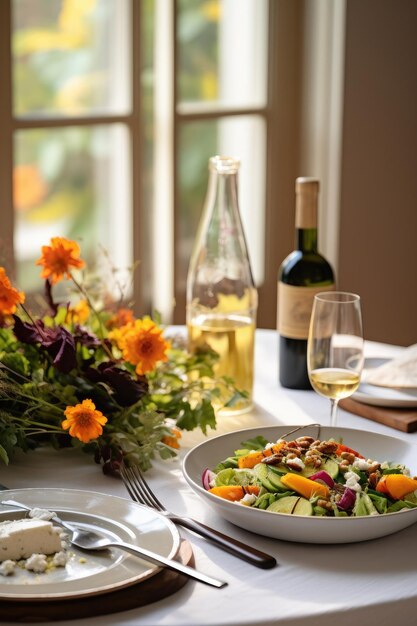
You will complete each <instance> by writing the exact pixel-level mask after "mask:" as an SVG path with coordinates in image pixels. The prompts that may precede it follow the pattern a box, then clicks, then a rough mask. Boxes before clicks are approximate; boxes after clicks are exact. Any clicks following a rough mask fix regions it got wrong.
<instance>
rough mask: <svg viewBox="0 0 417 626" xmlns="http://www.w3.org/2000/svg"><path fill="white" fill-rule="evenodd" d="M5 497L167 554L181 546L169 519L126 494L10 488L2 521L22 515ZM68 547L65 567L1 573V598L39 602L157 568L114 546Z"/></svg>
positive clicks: (0, 509) (87, 592)
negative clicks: (40, 571) (95, 548)
mask: <svg viewBox="0 0 417 626" xmlns="http://www.w3.org/2000/svg"><path fill="white" fill-rule="evenodd" d="M8 499H14V500H18V501H19V502H22V503H23V504H27V505H28V506H32V507H39V508H43V509H49V510H52V511H55V512H56V513H58V515H59V516H60V517H62V518H63V519H65V520H66V521H69V522H74V523H77V524H80V525H82V526H83V527H85V528H91V529H92V530H97V531H99V532H102V533H104V534H106V535H107V536H109V537H112V538H114V539H117V540H121V541H127V542H129V543H132V544H136V545H140V546H141V547H142V548H147V549H148V550H153V551H154V552H158V553H159V554H162V555H163V556H166V557H168V558H173V557H174V556H175V555H176V554H177V552H178V550H179V546H180V536H179V533H178V530H177V528H176V527H175V525H174V524H173V523H172V522H171V521H170V520H168V519H166V518H165V517H164V516H162V515H161V514H160V513H158V512H157V511H153V510H151V509H148V508H147V507H144V506H141V505H140V504H136V503H135V502H132V501H130V500H127V499H125V498H119V497H116V496H109V495H106V494H102V493H97V492H93V491H81V490H76V489H13V490H12V489H10V490H7V491H3V492H1V494H0V521H5V520H6V519H18V518H20V517H23V516H24V515H25V513H23V512H22V511H17V510H16V509H15V508H13V507H11V506H7V505H3V506H2V505H1V500H8ZM69 553H70V555H71V556H70V559H69V561H68V563H67V565H66V567H65V568H64V567H58V568H56V569H54V570H49V571H48V572H45V573H44V574H34V573H33V572H27V571H26V570H20V569H18V571H17V572H16V573H15V574H13V575H11V576H7V577H6V576H4V577H3V576H2V577H1V586H0V599H4V600H5V599H8V600H17V599H18V600H30V601H32V602H33V601H39V602H42V601H49V600H59V599H70V598H80V597H84V596H92V595H98V594H102V593H108V592H111V591H114V590H115V589H120V588H122V587H128V586H130V585H133V584H136V583H139V582H141V581H143V580H145V579H147V578H149V577H150V576H153V575H154V574H157V573H158V572H159V571H160V568H159V567H157V566H156V565H152V564H150V563H149V562H146V561H142V559H139V558H132V556H129V555H128V554H127V553H126V552H122V551H119V550H115V549H111V550H105V551H103V552H85V551H82V550H78V549H77V548H74V546H71V547H70V549H69Z"/></svg>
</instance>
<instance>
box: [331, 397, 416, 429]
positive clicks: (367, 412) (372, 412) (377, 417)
mask: <svg viewBox="0 0 417 626" xmlns="http://www.w3.org/2000/svg"><path fill="white" fill-rule="evenodd" d="M339 406H340V408H341V409H344V410H345V411H349V413H355V415H360V416H361V417H366V419H368V420H372V421H374V422H379V423H380V424H385V426H390V427H391V428H395V429H396V430H401V431H402V432H403V433H413V432H415V431H416V430H417V410H416V409H393V408H386V407H380V406H372V405H370V404H363V403H361V402H357V401H356V400H353V399H352V398H345V399H344V400H341V401H340V403H339Z"/></svg>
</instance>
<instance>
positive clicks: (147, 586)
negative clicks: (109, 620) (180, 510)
mask: <svg viewBox="0 0 417 626" xmlns="http://www.w3.org/2000/svg"><path fill="white" fill-rule="evenodd" d="M177 560H179V561H181V563H184V565H191V566H193V565H194V554H193V551H192V548H191V545H190V544H189V543H188V541H186V540H185V539H183V540H182V541H181V545H180V549H179V552H178V555H177ZM187 581H188V578H186V577H185V576H183V575H182V574H180V573H179V572H174V571H172V570H169V569H166V568H164V569H162V570H161V571H160V572H159V573H158V574H155V576H151V578H148V579H146V580H144V581H143V582H141V583H137V584H136V585H131V586H130V587H125V588H124V589H118V590H116V591H112V592H111V593H104V594H101V595H97V596H88V597H85V598H71V599H63V600H52V601H45V602H31V601H28V602H26V601H22V600H0V620H1V621H6V620H7V621H9V622H18V623H30V622H32V623H34V622H56V621H59V620H70V619H82V618H84V617H95V616H98V615H106V614H109V613H119V612H120V611H128V610H129V609H135V608H137V607H141V606H146V605H147V604H152V602H157V601H158V600H162V599H163V598H166V597H168V596H170V595H172V594H173V593H175V592H176V591H178V590H179V589H181V588H182V587H184V585H185V584H186V583H187Z"/></svg>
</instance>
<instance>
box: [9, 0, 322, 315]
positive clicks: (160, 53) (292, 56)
mask: <svg viewBox="0 0 417 626" xmlns="http://www.w3.org/2000/svg"><path fill="white" fill-rule="evenodd" d="M302 7H303V3H301V2H298V1H294V2H293V1H290V2H289V1H287V0H276V1H275V0H274V1H271V0H256V2H255V1H253V0H172V1H169V0H168V1H167V0H83V2H80V1H79V0H3V1H2V2H0V69H1V73H2V77H3V78H2V90H0V120H1V124H0V172H1V177H0V206H1V239H2V245H1V248H0V264H2V265H6V267H8V268H9V269H13V268H14V270H15V271H14V275H15V277H16V280H17V282H18V284H19V287H20V288H21V289H24V290H26V291H31V290H36V289H37V288H38V287H39V284H40V281H39V278H38V268H36V267H34V265H33V261H34V260H35V259H36V258H37V257H38V255H39V250H40V246H41V245H42V244H44V243H47V241H48V240H49V238H50V237H51V236H56V235H62V236H67V237H71V238H75V239H77V240H79V241H80V243H81V245H82V252H83V256H84V257H85V258H86V259H87V260H88V261H89V262H91V260H92V259H93V258H96V257H97V251H98V249H99V248H100V247H101V249H104V250H106V251H107V254H108V257H109V258H110V259H111V260H112V261H113V263H114V265H115V266H116V267H118V268H126V267H127V266H131V265H132V264H133V263H134V261H138V267H137V270H136V272H135V280H134V286H133V293H132V297H133V300H134V302H135V307H136V312H137V313H138V314H143V313H149V312H151V311H152V310H153V309H157V310H159V311H160V312H161V313H162V316H163V320H164V321H166V322H169V321H172V320H173V321H175V322H178V323H182V322H184V319H185V281H186V274H187V268H188V260H189V256H190V253H191V247H192V244H193V241H194V236H195V232H196V228H197V223H198V220H199V216H200V212H201V209H202V206H203V201H204V195H205V192H206V186H207V179H208V171H207V165H208V159H209V157H210V156H213V155H214V154H218V153H229V154H231V155H232V156H237V157H238V158H240V160H241V169H240V178H239V184H240V190H239V198H240V205H241V206H240V208H241V213H242V218H243V222H244V226H245V232H246V236H247V239H248V244H249V251H250V255H251V260H252V266H253V269H254V275H255V280H256V282H257V285H258V290H259V294H260V308H259V313H258V322H259V325H260V326H267V327H273V326H274V324H275V315H276V273H277V268H278V266H279V263H280V261H281V260H282V258H283V257H284V256H285V254H287V253H288V252H289V250H290V249H291V247H292V241H293V210H294V180H295V178H296V176H297V175H300V169H299V163H300V159H299V153H300V145H301V139H302V138H301V135H300V130H299V129H300V110H301V108H300V97H301V96H300V94H301V91H302V90H301V76H302V73H301V67H302V53H301V51H302V46H300V41H301V38H302V36H303V8H302ZM303 147H304V146H303ZM304 173H306V172H304ZM308 173H309V174H311V175H314V172H313V171H310V172H308ZM107 264H108V261H107V257H106V254H104V253H101V255H99V260H98V265H99V266H100V268H102V267H103V266H105V265H107ZM12 274H13V272H12ZM122 276H125V275H123V274H122ZM174 302H175V306H174Z"/></svg>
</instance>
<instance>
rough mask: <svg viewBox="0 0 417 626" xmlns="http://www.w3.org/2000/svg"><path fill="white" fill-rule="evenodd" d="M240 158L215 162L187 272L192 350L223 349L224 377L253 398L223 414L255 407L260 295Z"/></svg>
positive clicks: (219, 368) (220, 367) (219, 367)
mask: <svg viewBox="0 0 417 626" xmlns="http://www.w3.org/2000/svg"><path fill="white" fill-rule="evenodd" d="M239 165H240V164H239V161H237V160H236V159H233V158H229V157H221V156H216V157H212V158H211V159H210V160H209V174H210V176H209V182H208V188H207V194H206V200H205V204H204V207H203V212H202V216H201V220H200V225H199V229H198V232H197V235H196V239H195V242H194V248H193V253H192V256H191V260H190V266H189V271H188V276H187V329H188V343H189V349H190V351H191V352H194V351H196V350H198V349H199V348H200V347H201V346H204V345H205V344H208V345H209V346H210V347H211V348H212V349H213V350H214V351H215V352H217V353H218V355H219V359H218V362H217V363H216V365H215V368H214V370H215V374H216V376H218V377H221V376H229V377H231V378H232V379H233V380H234V382H235V384H236V387H237V388H238V389H240V390H243V391H246V392H247V398H245V399H242V400H240V401H239V402H237V403H236V404H234V405H233V407H229V408H226V407H223V408H221V409H220V410H219V413H220V414H227V413H239V412H244V411H247V410H249V409H250V408H251V406H252V387H253V361H254V340H255V326H256V312H257V305H258V294H257V290H256V287H255V285H254V281H253V277H252V271H251V266H250V262H249V254H248V249H247V245H246V240H245V236H244V232H243V225H242V222H241V218H240V212H239V203H238V187H237V176H238V170H239Z"/></svg>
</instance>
